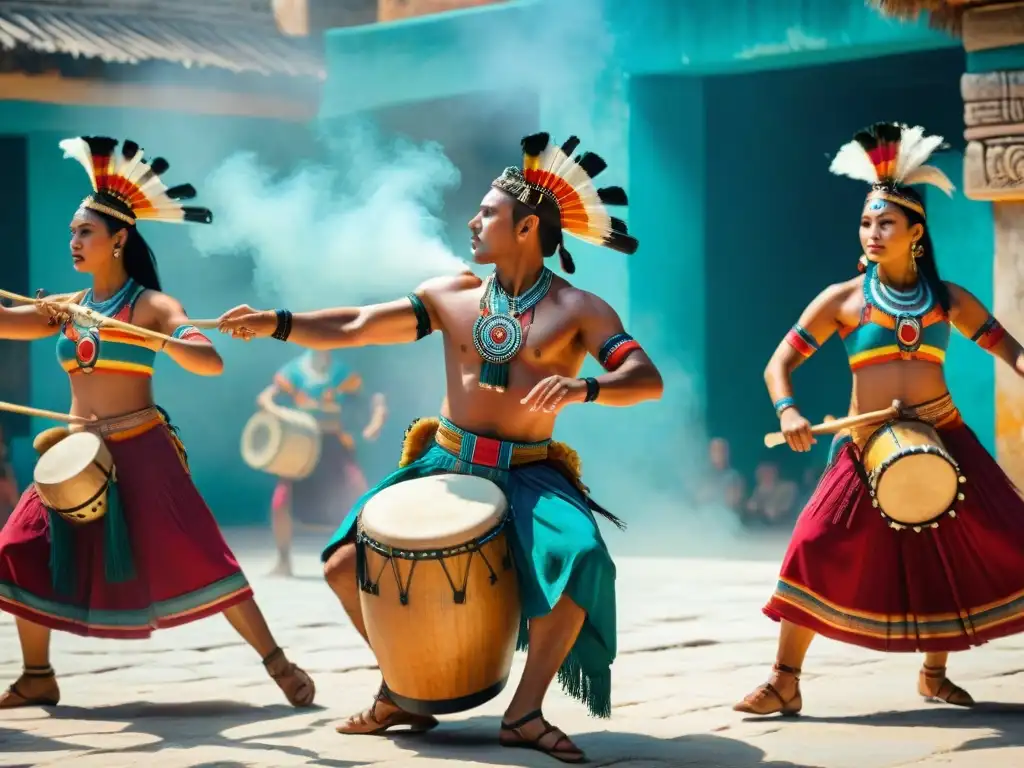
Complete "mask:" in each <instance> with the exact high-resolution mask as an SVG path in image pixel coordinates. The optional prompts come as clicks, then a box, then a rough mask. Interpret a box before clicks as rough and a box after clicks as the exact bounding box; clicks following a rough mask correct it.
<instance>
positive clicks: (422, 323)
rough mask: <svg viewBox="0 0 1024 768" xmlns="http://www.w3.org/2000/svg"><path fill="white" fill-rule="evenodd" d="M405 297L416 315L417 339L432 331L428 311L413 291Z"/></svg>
mask: <svg viewBox="0 0 1024 768" xmlns="http://www.w3.org/2000/svg"><path fill="white" fill-rule="evenodd" d="M407 298H408V299H409V301H410V302H411V303H412V311H413V312H414V313H415V315H416V341H419V340H420V339H422V338H424V337H425V336H429V335H430V334H431V333H433V332H434V329H433V328H431V327H430V313H429V312H427V308H426V307H425V306H423V301H422V300H421V299H420V297H419V296H417V295H416V294H415V293H410V294H409V295H408V297H407Z"/></svg>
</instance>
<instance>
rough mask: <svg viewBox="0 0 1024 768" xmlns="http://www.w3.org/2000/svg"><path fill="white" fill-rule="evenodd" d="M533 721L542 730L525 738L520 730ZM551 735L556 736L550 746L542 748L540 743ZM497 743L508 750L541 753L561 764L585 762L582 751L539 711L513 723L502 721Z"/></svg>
mask: <svg viewBox="0 0 1024 768" xmlns="http://www.w3.org/2000/svg"><path fill="white" fill-rule="evenodd" d="M535 720H540V722H541V725H543V726H544V730H543V731H541V732H540V733H539V734H538V735H537V736H536V737H534V738H532V739H531V738H527V737H526V736H524V735H523V732H522V728H523V726H524V725H526V724H527V723H532V722H534V721H535ZM505 734H512V735H511V736H510V737H506V736H505ZM551 734H555V735H556V736H557V738H556V739H555V740H554V742H553V743H552V744H551V745H550V746H544V745H543V744H541V741H542V740H543V739H544V738H545V737H546V736H550V735H551ZM498 743H499V744H501V746H503V747H509V748H510V749H532V750H534V751H536V752H542V753H543V754H545V755H549V756H551V757H553V758H555V759H556V760H560V761H562V762H563V763H584V762H586V760H587V758H586V756H585V755H584V754H583V750H581V749H580V748H579V747H577V746H576V745H575V744H573V743H572V740H571V739H570V738H569V737H568V736H566V735H565V733H564V732H563V731H562V729H561V728H557V727H555V726H553V725H551V723H549V722H548V721H547V720H545V719H544V715H543V714H542V713H541V711H540V710H539V709H538V710H535V711H533V712H531V713H530V714H528V715H524V716H523V717H521V718H519V719H518V720H516V721H515V722H514V723H506V722H505V721H504V720H502V721H501V736H499V737H498ZM563 745H564V746H563Z"/></svg>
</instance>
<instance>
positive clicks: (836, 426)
mask: <svg viewBox="0 0 1024 768" xmlns="http://www.w3.org/2000/svg"><path fill="white" fill-rule="evenodd" d="M902 407H903V404H902V403H900V401H899V400H893V401H892V405H891V406H889V407H888V408H886V409H885V410H882V411H871V412H870V413H860V414H857V415H856V416H846V417H845V418H842V419H832V420H830V421H829V420H826V421H824V422H822V423H821V424H815V425H814V426H813V427H811V434H812V435H831V434H835V433H836V432H841V431H842V430H844V429H851V428H853V427H864V426H868V425H869V424H881V423H882V422H885V421H889V419H895V418H898V417H899V415H900V411H901V409H902ZM785 442H786V436H785V435H783V434H782V433H781V432H770V433H768V434H767V435H765V436H764V444H765V447H767V448H774V447H776V446H778V445H784V444H785Z"/></svg>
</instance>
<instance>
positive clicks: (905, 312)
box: [864, 265, 935, 352]
mask: <svg viewBox="0 0 1024 768" xmlns="http://www.w3.org/2000/svg"><path fill="white" fill-rule="evenodd" d="M864 294H865V299H866V300H867V302H868V303H869V304H872V305H874V306H875V307H877V308H878V309H879V310H881V311H882V312H884V313H885V314H886V315H888V316H889V317H890V318H892V320H893V321H894V323H895V327H894V331H895V335H896V343H897V345H898V346H899V347H900V349H901V350H903V351H905V352H906V351H913V350H915V349H917V347H919V346H920V344H921V329H922V327H923V323H922V320H923V318H924V316H925V315H927V314H928V313H929V312H930V311H931V310H932V308H933V307H934V306H935V297H934V296H933V295H932V290H931V288H930V287H929V285H928V282H927V281H926V280H923V279H919V280H918V281H917V283H916V284H915V285H914V286H913V287H912V288H909V289H907V290H905V291H904V290H900V289H899V288H893V287H892V286H890V285H886V284H885V283H883V282H882V281H881V279H879V277H878V266H877V265H872V267H871V271H870V273H869V274H868V278H867V279H866V280H865V281H864Z"/></svg>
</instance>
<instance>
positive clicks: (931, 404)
mask: <svg viewBox="0 0 1024 768" xmlns="http://www.w3.org/2000/svg"><path fill="white" fill-rule="evenodd" d="M900 416H901V417H902V418H905V419H917V420H919V421H923V422H925V423H926V424H931V425H932V426H933V427H935V429H951V428H953V427H958V426H960V425H961V424H963V418H962V417H961V415H960V411H959V409H958V408H957V407H956V405H954V404H953V397H952V395H950V394H949V393H948V392H947V393H946V394H945V395H941V396H940V397H936V398H935V399H934V400H927V401H925V402H923V403H918V404H916V405H905V406H903V410H902V412H901V414H900ZM879 426H881V425H880V424H872V425H870V426H867V427H856V428H854V429H852V430H850V431H849V433H851V436H852V437H853V439H854V441H855V442H856V443H857V444H858V445H864V442H865V441H866V440H867V439H868V438H869V437H870V436H871V434H872V433H873V432H874V431H875V430H876V429H878V428H879Z"/></svg>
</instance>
